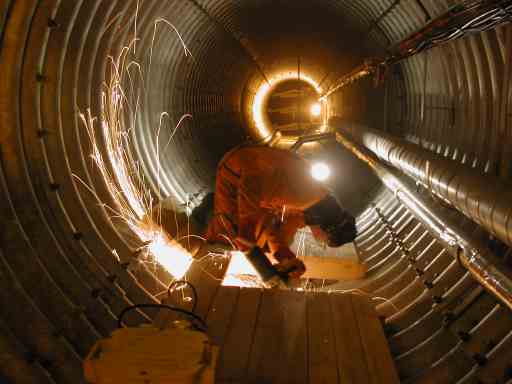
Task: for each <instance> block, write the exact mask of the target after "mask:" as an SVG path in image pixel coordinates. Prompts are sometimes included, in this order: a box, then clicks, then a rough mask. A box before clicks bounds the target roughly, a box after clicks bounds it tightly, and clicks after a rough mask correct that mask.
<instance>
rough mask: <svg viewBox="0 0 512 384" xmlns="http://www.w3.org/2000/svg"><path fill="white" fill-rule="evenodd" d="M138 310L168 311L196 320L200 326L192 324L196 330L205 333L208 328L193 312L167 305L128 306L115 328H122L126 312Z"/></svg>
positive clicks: (120, 315)
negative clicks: (159, 309)
mask: <svg viewBox="0 0 512 384" xmlns="http://www.w3.org/2000/svg"><path fill="white" fill-rule="evenodd" d="M138 308H165V309H168V310H170V311H174V312H179V313H183V314H185V315H187V316H190V317H191V318H193V319H194V320H196V321H197V322H199V323H200V324H201V328H200V327H198V326H197V325H196V324H193V325H194V326H195V327H196V329H197V330H199V331H202V332H206V330H207V329H208V326H207V325H206V322H205V321H204V320H203V319H202V318H201V317H200V316H198V315H196V314H195V313H193V312H190V311H187V310H186V309H182V308H178V307H173V306H171V305H167V304H134V305H130V306H129V307H126V308H125V309H123V310H122V312H121V313H120V314H119V317H118V319H117V328H122V327H123V317H124V316H125V315H126V314H127V313H128V312H130V311H132V310H134V309H138Z"/></svg>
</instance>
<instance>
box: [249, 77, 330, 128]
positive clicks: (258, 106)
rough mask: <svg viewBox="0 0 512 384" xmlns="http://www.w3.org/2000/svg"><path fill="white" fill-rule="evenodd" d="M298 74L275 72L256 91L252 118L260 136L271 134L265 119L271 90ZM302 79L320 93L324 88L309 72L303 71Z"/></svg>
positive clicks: (293, 78)
mask: <svg viewBox="0 0 512 384" xmlns="http://www.w3.org/2000/svg"><path fill="white" fill-rule="evenodd" d="M297 75H298V74H297V72H296V71H295V72H293V71H290V72H282V73H278V74H275V75H274V76H272V77H270V78H269V79H268V82H263V83H262V84H261V86H260V87H259V88H258V90H257V91H256V94H255V95H254V100H253V104H252V118H253V121H254V125H255V126H256V129H257V131H258V134H259V136H260V138H268V137H270V135H271V132H270V129H269V127H267V124H266V121H265V120H266V119H265V112H264V111H263V107H264V104H265V101H266V100H267V98H268V96H269V95H270V92H271V91H272V90H273V89H274V88H275V86H276V85H278V84H279V83H282V82H283V81H286V80H295V79H297V77H298V76H297ZM300 79H301V80H303V81H305V82H306V83H308V84H309V85H311V86H312V87H313V88H314V89H315V91H316V92H317V93H318V94H321V93H322V88H320V87H319V86H318V83H317V82H316V81H315V80H313V78H311V77H310V76H308V75H307V74H303V73H301V74H300Z"/></svg>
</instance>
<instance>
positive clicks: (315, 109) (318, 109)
mask: <svg viewBox="0 0 512 384" xmlns="http://www.w3.org/2000/svg"><path fill="white" fill-rule="evenodd" d="M321 113H322V106H321V105H320V103H315V104H313V105H312V106H311V115H312V116H313V117H318V116H320V114H321Z"/></svg>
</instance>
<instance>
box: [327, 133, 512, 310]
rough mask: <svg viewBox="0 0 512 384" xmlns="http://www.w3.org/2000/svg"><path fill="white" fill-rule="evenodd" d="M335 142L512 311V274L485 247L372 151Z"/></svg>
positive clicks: (348, 141) (342, 136)
mask: <svg viewBox="0 0 512 384" xmlns="http://www.w3.org/2000/svg"><path fill="white" fill-rule="evenodd" d="M336 141H337V142H338V143H340V144H342V145H343V146H344V147H345V148H347V149H348V150H349V151H351V152H352V153H353V154H354V155H355V156H356V157H358V158H359V159H361V160H362V161H364V162H365V163H367V164H368V165H369V166H370V168H371V169H372V170H373V171H374V172H375V173H376V174H377V176H378V177H379V178H380V179H381V181H382V182H383V184H384V185H385V186H386V187H387V188H389V189H390V190H391V191H392V192H393V193H394V194H395V196H396V198H397V199H398V200H399V201H400V202H401V203H402V204H403V205H404V206H405V207H407V208H408V209H409V211H410V212H411V213H412V214H413V215H414V216H415V217H416V219H417V220H419V221H420V222H421V223H422V224H423V225H424V226H425V227H426V228H427V229H428V231H429V232H430V233H431V234H432V235H433V236H434V237H435V238H437V239H438V240H439V241H440V242H441V243H442V244H443V245H445V247H446V249H447V251H448V252H450V253H451V254H452V255H453V256H454V257H455V258H456V259H457V260H458V261H459V263H460V265H461V266H463V267H464V268H466V269H467V270H468V271H469V272H470V273H471V275H472V276H473V278H474V279H475V280H476V281H477V282H478V283H480V284H481V285H482V286H483V287H484V288H485V289H487V290H488V291H489V292H490V293H491V294H493V295H494V296H495V297H496V298H498V299H499V300H500V301H501V302H503V303H504V304H505V305H506V306H507V307H509V308H510V309H512V270H511V269H510V267H508V266H506V265H505V264H504V263H503V262H502V261H501V260H499V259H498V258H497V257H496V256H494V255H493V254H492V253H491V252H490V251H489V250H488V249H487V247H486V245H485V244H483V243H481V242H480V241H479V240H477V239H475V238H474V237H473V236H472V235H471V233H468V232H467V231H466V230H465V229H463V228H461V227H460V226H459V225H458V224H457V223H455V222H454V221H453V220H452V219H451V218H448V217H446V216H445V215H444V214H443V213H442V212H440V211H439V209H438V208H437V207H436V206H435V204H433V203H432V202H430V201H429V200H428V199H426V198H424V197H422V196H420V195H418V194H417V193H416V192H415V191H414V185H412V183H411V182H408V181H406V180H403V179H401V178H400V176H399V175H398V174H397V172H396V171H395V170H394V169H391V168H390V167H388V166H386V165H385V164H384V163H383V162H382V161H380V160H379V158H377V156H375V155H374V154H373V153H372V152H371V151H370V150H368V149H367V148H365V147H364V146H363V145H361V144H360V143H358V142H357V141H356V140H354V139H353V138H351V137H350V135H349V134H346V133H337V134H336Z"/></svg>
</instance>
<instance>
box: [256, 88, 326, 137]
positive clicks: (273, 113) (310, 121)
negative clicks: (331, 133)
mask: <svg viewBox="0 0 512 384" xmlns="http://www.w3.org/2000/svg"><path fill="white" fill-rule="evenodd" d="M319 97H320V95H319V94H318V92H317V90H316V89H315V88H314V87H313V86H312V85H311V84H309V83H308V82H306V81H303V80H298V79H297V80H287V81H283V82H282V83H279V84H278V85H276V86H275V88H274V89H273V90H272V91H271V92H270V95H269V97H268V101H267V103H266V105H265V110H266V113H267V115H268V119H269V123H270V124H271V126H272V128H273V129H274V130H277V131H280V132H281V134H282V135H285V136H301V135H306V134H311V133H313V132H314V131H315V130H317V129H319V127H320V125H321V123H322V116H321V114H322V106H321V104H320V103H319V102H318V98H319Z"/></svg>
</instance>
